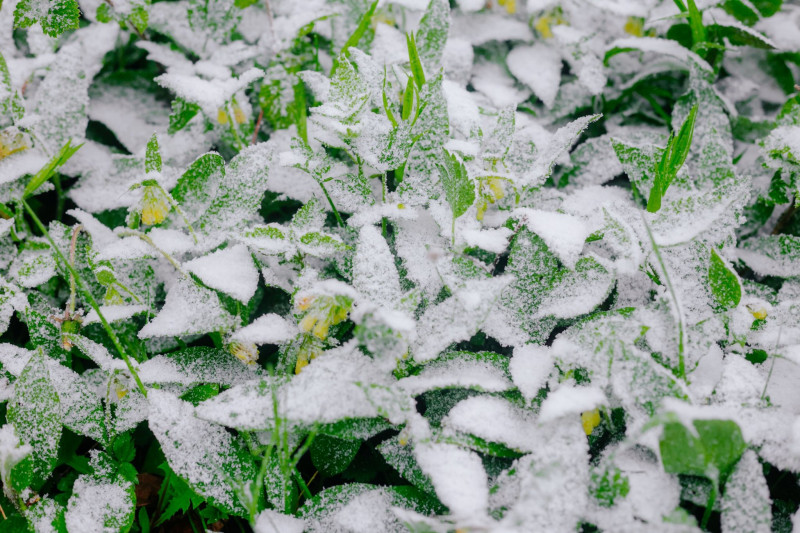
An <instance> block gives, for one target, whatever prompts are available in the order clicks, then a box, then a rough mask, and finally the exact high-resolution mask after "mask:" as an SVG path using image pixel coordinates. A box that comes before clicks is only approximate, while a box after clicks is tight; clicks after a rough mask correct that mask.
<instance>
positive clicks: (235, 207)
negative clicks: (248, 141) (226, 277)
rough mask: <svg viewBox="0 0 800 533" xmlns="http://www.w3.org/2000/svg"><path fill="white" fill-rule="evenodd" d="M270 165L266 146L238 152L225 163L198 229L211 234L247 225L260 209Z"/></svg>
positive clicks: (267, 145)
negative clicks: (212, 197) (225, 167)
mask: <svg viewBox="0 0 800 533" xmlns="http://www.w3.org/2000/svg"><path fill="white" fill-rule="evenodd" d="M271 162H272V148H271V146H270V145H269V144H268V143H259V144H256V145H253V146H249V147H247V148H245V149H244V150H242V151H241V152H239V154H238V155H236V157H234V158H233V159H232V160H231V162H230V163H229V164H228V167H227V170H226V172H225V177H224V178H223V179H222V180H220V184H219V187H218V189H217V193H216V195H215V196H214V199H213V200H212V202H211V205H210V206H209V207H208V209H207V210H206V212H205V214H204V215H203V216H202V217H201V219H200V222H199V226H200V228H202V229H203V230H204V231H206V232H211V231H213V230H223V229H231V228H234V227H237V226H242V225H245V224H247V223H249V221H250V220H251V218H252V217H254V216H255V215H256V213H257V212H258V209H259V207H260V206H261V199H262V198H263V196H264V191H265V190H266V189H267V184H266V182H267V175H268V173H269V167H270V164H271Z"/></svg>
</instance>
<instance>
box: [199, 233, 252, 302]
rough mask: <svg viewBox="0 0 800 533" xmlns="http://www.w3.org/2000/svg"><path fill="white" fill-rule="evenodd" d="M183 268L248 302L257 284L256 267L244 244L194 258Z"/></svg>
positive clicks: (203, 280) (207, 282)
mask: <svg viewBox="0 0 800 533" xmlns="http://www.w3.org/2000/svg"><path fill="white" fill-rule="evenodd" d="M183 268H185V269H186V270H187V271H188V272H191V273H192V274H194V275H196V276H197V277H198V278H200V281H202V282H203V283H205V284H206V285H207V286H209V287H211V288H212V289H217V290H218V291H221V292H224V293H226V294H229V295H230V296H233V297H234V298H236V299H237V300H239V301H240V302H245V303H247V302H249V301H250V299H251V298H252V297H253V295H254V294H255V293H256V288H257V287H258V269H256V265H255V263H254V262H253V258H252V257H251V256H250V252H249V251H248V250H247V247H245V246H242V245H240V244H239V245H235V246H229V247H228V248H224V249H222V250H219V251H217V252H214V253H211V254H208V255H204V256H203V257H199V258H197V259H193V260H191V261H189V262H188V263H184V265H183Z"/></svg>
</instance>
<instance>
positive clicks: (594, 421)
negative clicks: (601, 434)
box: [581, 409, 600, 435]
mask: <svg viewBox="0 0 800 533" xmlns="http://www.w3.org/2000/svg"><path fill="white" fill-rule="evenodd" d="M581 423H582V424H583V431H584V433H586V434H587V435H591V434H592V431H594V428H596V427H597V426H599V425H600V410H599V409H595V410H593V411H585V412H583V413H581Z"/></svg>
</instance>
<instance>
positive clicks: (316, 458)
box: [309, 435, 361, 476]
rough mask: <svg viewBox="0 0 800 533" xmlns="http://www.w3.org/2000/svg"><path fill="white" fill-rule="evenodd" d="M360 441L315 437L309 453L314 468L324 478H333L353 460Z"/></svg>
mask: <svg viewBox="0 0 800 533" xmlns="http://www.w3.org/2000/svg"><path fill="white" fill-rule="evenodd" d="M359 448H361V441H359V440H349V439H340V438H337V437H331V436H329V435H317V436H316V437H315V438H314V441H313V442H312V443H311V448H310V449H309V452H310V453H311V461H312V462H313V463H314V467H315V468H316V469H317V470H319V471H320V473H321V474H323V475H325V476H335V475H336V474H339V473H341V472H343V471H344V470H345V468H347V467H348V466H349V465H350V463H351V462H352V461H353V459H355V456H356V454H357V453H358V450H359Z"/></svg>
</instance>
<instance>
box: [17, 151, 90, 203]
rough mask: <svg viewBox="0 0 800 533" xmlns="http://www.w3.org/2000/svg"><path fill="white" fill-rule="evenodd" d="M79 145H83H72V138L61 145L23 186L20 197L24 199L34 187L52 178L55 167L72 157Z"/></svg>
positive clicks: (36, 187)
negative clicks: (23, 189)
mask: <svg viewBox="0 0 800 533" xmlns="http://www.w3.org/2000/svg"><path fill="white" fill-rule="evenodd" d="M81 146H83V145H82V144H79V145H78V146H72V140H69V141H67V144H65V145H64V146H62V147H61V150H59V151H58V153H57V154H56V155H55V156H53V158H52V159H50V161H49V162H48V163H47V164H46V165H45V166H43V167H42V168H41V170H39V172H37V173H36V175H35V176H34V177H32V178H31V180H30V181H29V182H28V184H27V185H26V186H25V191H24V192H23V193H22V199H23V200H24V199H26V198H28V197H29V196H30V195H32V194H33V193H34V192H36V189H38V188H39V187H41V186H42V184H44V182H46V181H47V180H49V179H50V178H52V177H53V175H54V174H55V173H56V169H57V168H58V167H60V166H62V165H63V164H64V163H66V162H67V161H69V158H70V157H72V156H73V154H75V152H77V151H78V149H80V147H81Z"/></svg>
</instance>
